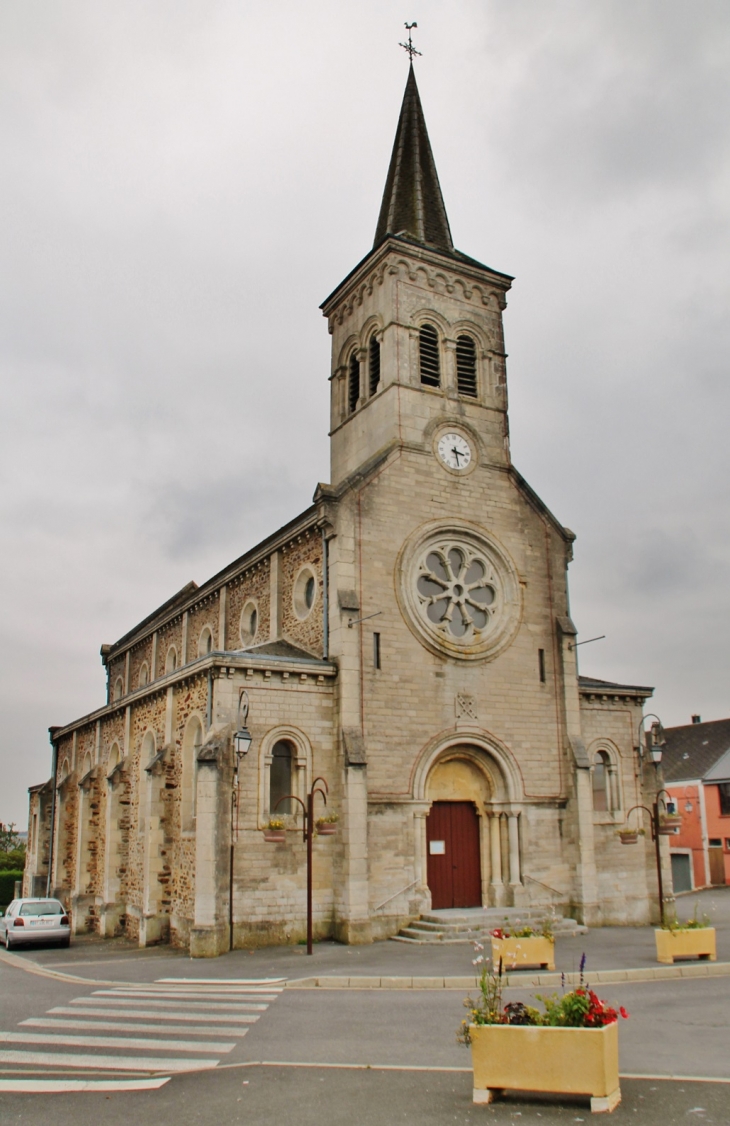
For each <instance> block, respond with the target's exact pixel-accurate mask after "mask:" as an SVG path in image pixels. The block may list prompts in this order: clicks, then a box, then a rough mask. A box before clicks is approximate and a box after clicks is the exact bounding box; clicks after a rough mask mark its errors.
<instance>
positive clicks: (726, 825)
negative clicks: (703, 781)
mask: <svg viewBox="0 0 730 1126" xmlns="http://www.w3.org/2000/svg"><path fill="white" fill-rule="evenodd" d="M705 812H706V815H707V836H708V837H719V838H720V840H721V841H722V845H723V849H724V852H725V857H724V859H725V883H726V884H730V848H728V845H729V844H730V815H728V814H726V815H724V816H723V815H722V814H721V813H720V789H719V787H718V786H712V785H710V786H705Z"/></svg>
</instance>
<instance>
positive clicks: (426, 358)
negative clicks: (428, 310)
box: [418, 324, 441, 387]
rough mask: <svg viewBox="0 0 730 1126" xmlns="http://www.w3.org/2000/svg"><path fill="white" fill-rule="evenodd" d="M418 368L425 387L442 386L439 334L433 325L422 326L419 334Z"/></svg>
mask: <svg viewBox="0 0 730 1126" xmlns="http://www.w3.org/2000/svg"><path fill="white" fill-rule="evenodd" d="M418 368H419V374H420V378H421V383H422V384H423V386H424V387H440V386H441V352H440V347H439V334H438V332H437V331H436V329H435V328H434V327H433V325H431V324H425V325H421V327H420V329H419V332H418Z"/></svg>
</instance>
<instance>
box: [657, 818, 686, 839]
mask: <svg viewBox="0 0 730 1126" xmlns="http://www.w3.org/2000/svg"><path fill="white" fill-rule="evenodd" d="M681 828H682V816H681V814H679V813H665V814H664V815H663V816H661V815H660V817H659V826H658V829H657V832H658V833H659V836H660V837H671V836H672V835H673V834H674V830H675V829H681Z"/></svg>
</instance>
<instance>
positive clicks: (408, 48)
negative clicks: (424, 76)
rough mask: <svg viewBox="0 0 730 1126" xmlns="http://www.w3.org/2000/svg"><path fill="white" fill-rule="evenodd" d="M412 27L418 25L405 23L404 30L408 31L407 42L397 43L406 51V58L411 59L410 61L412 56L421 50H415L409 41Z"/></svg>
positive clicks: (418, 53)
mask: <svg viewBox="0 0 730 1126" xmlns="http://www.w3.org/2000/svg"><path fill="white" fill-rule="evenodd" d="M414 27H418V24H417V23H407V24H406V25H405V28H406V31H407V32H408V42H407V43H399V44H398V46H399V47H402V48H403V50H404V51H406V52H407V54H408V58H409V59H410V60H411V62H413V56H414V55H420V54H421V52H420V51H417V50H416V48H415V47H414V46H413V43H412V42H411V28H414Z"/></svg>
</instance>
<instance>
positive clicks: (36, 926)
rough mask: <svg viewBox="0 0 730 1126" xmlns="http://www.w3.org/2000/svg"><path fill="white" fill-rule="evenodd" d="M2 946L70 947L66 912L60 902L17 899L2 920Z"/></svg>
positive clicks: (0, 921)
mask: <svg viewBox="0 0 730 1126" xmlns="http://www.w3.org/2000/svg"><path fill="white" fill-rule="evenodd" d="M0 942H3V943H4V944H5V949H6V950H10V949H11V947H13V946H20V945H21V943H24V942H28V943H31V942H58V943H59V944H60V945H61V946H70V945H71V926H70V924H69V919H68V915H67V914H66V908H65V907H64V906H63V904H62V903H59V901H58V900H57V899H14V900H13V902H12V903H11V904H10V906H9V907H8V909H7V911H6V912H5V915H4V916H3V917H2V918H0Z"/></svg>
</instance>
